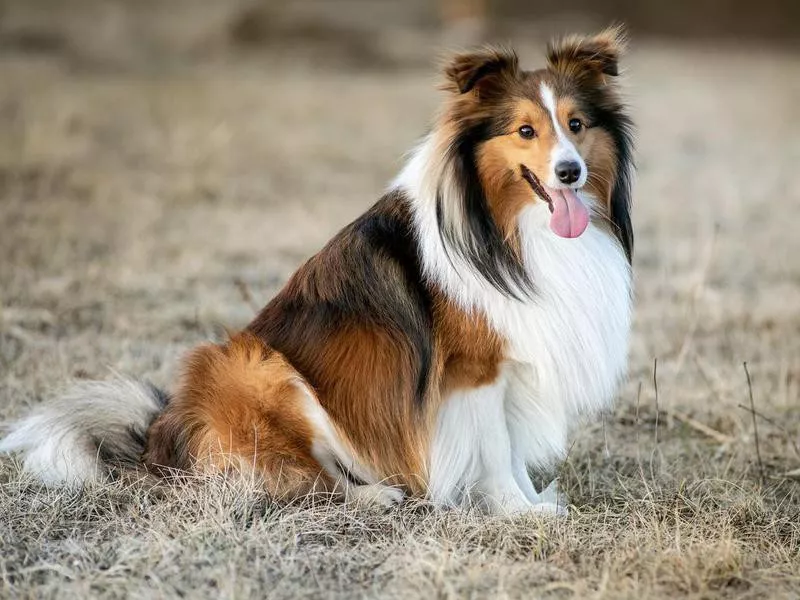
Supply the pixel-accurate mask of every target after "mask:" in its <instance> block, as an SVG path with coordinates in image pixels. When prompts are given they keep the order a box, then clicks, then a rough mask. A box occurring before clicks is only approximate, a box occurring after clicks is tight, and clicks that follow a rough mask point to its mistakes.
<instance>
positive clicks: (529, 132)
mask: <svg viewBox="0 0 800 600" xmlns="http://www.w3.org/2000/svg"><path fill="white" fill-rule="evenodd" d="M518 131H519V135H520V137H521V138H524V139H526V140H530V139H532V138H533V136H535V135H536V132H535V131H534V130H533V127H531V126H530V125H523V126H522V127H520V128H519V130H518Z"/></svg>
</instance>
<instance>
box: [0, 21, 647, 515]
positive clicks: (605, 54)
mask: <svg viewBox="0 0 800 600" xmlns="http://www.w3.org/2000/svg"><path fill="white" fill-rule="evenodd" d="M621 51H622V41H621V34H620V32H619V30H618V29H611V30H607V31H604V32H602V33H600V34H599V35H596V36H593V37H587V38H578V37H572V38H568V39H566V40H562V41H560V42H558V43H555V44H553V45H551V46H550V47H549V49H548V54H547V65H546V67H545V68H543V69H539V70H535V71H525V70H523V69H522V68H521V67H520V66H519V65H518V60H517V57H516V55H515V54H514V53H513V52H511V51H506V50H499V49H484V50H481V51H477V52H474V53H467V54H461V55H458V56H456V57H455V58H454V59H452V61H451V62H450V63H449V64H448V66H447V67H446V68H445V71H444V73H445V78H446V83H445V92H446V97H445V99H444V103H443V106H442V109H441V111H440V114H439V116H438V118H437V120H436V123H435V125H434V127H433V129H432V132H431V133H430V134H429V135H428V136H427V137H426V138H425V139H424V140H423V141H422V143H421V144H420V145H419V147H418V148H417V149H416V150H415V151H414V152H413V154H412V156H411V158H410V160H409V161H408V163H407V164H406V166H405V167H404V168H403V170H402V171H401V173H400V174H399V175H398V177H397V178H396V179H395V180H394V182H393V183H392V184H391V186H390V187H389V190H388V191H387V192H386V194H385V195H384V196H383V197H382V198H381V199H380V200H378V202H377V203H376V204H375V205H374V206H373V207H372V208H371V209H369V210H368V211H367V212H366V213H365V214H364V215H362V216H361V217H360V218H358V219H357V220H356V221H355V222H353V223H351V224H350V225H348V226H347V227H345V228H344V229H343V230H342V231H341V232H340V233H339V234H338V235H336V237H334V238H333V239H332V240H331V241H330V242H329V243H328V245H327V246H325V247H324V248H323V249H322V250H321V251H320V252H319V253H318V254H316V255H315V256H313V257H312V258H311V259H309V260H308V262H306V263H305V264H304V265H303V266H302V267H300V269H299V270H298V271H297V272H296V273H295V274H294V276H293V277H292V278H291V279H290V280H289V282H288V283H287V284H286V287H284V288H283V290H282V291H281V292H280V293H279V294H278V295H277V296H276V297H275V298H273V299H272V301H271V302H269V304H267V306H266V307H265V308H264V309H263V310H262V311H261V313H260V314H259V315H258V316H257V317H256V319H255V320H254V321H253V322H252V323H251V324H250V325H249V326H248V327H247V328H246V329H245V330H244V331H242V332H240V333H238V334H236V335H234V336H232V337H231V338H230V339H229V340H228V341H227V342H226V343H223V344H208V345H203V346H200V347H198V348H196V349H195V350H193V351H192V352H190V353H189V355H188V356H187V357H186V359H185V362H184V365H183V370H182V373H181V376H180V379H179V381H178V383H177V385H176V386H175V389H174V390H173V391H172V392H171V393H169V394H167V393H165V392H161V391H159V390H157V389H155V388H153V387H152V386H150V385H149V384H146V383H141V382H137V381H135V380H128V379H120V380H115V381H109V382H88V383H81V384H78V385H77V387H75V388H73V389H72V390H71V391H69V392H68V393H67V394H66V395H65V396H63V397H62V398H61V399H60V400H59V401H57V402H55V403H52V404H49V405H45V406H43V407H41V408H40V409H38V410H37V411H35V412H34V413H33V414H32V415H30V416H28V417H26V418H24V419H22V420H21V421H19V422H17V423H15V424H13V425H12V426H11V428H10V430H9V432H8V434H7V436H6V437H5V439H4V440H3V441H2V442H1V443H0V450H3V451H6V452H18V453H19V454H20V455H21V457H22V460H23V465H24V467H25V469H26V470H28V471H30V472H32V473H34V474H36V475H37V476H38V477H39V478H40V479H41V480H42V481H44V482H45V483H48V484H67V485H76V484H82V483H84V482H87V481H90V480H95V479H98V478H101V477H104V476H106V475H108V474H109V473H111V472H113V471H115V470H117V469H119V468H136V469H144V470H146V471H148V472H153V473H156V474H163V473H164V472H165V471H167V470H173V469H176V470H180V471H183V470H187V471H192V470H202V471H208V470H225V471H237V472H241V471H246V472H248V474H250V475H253V474H254V473H255V474H256V475H257V476H258V480H259V481H262V482H263V485H264V488H265V490H266V491H267V492H268V493H270V494H273V495H275V496H280V497H286V496H297V495H302V494H308V493H312V492H317V491H325V492H331V493H333V494H336V495H338V496H340V497H343V498H345V499H347V498H365V499H368V500H373V501H376V502H381V503H393V502H398V501H400V500H402V498H403V497H405V496H418V497H427V498H429V499H430V500H431V501H433V502H435V503H437V504H440V505H445V506H456V505H463V504H464V503H466V502H476V503H478V504H480V505H481V506H483V507H485V508H486V509H487V510H489V511H492V512H520V511H523V512H524V511H540V512H551V513H552V512H555V513H558V512H563V508H562V507H560V506H558V505H557V504H556V495H555V494H553V493H551V492H552V490H550V489H548V490H547V491H546V493H542V492H537V490H536V489H535V487H534V485H533V484H532V482H531V479H530V476H529V469H537V468H543V467H547V466H549V465H552V464H553V462H554V461H556V460H558V459H560V458H563V456H564V453H565V450H566V447H567V435H568V432H569V429H570V426H571V425H572V424H573V423H575V421H576V419H577V418H578V417H579V416H581V415H588V414H592V413H594V412H596V411H598V410H600V409H602V408H604V407H606V406H607V405H608V404H609V402H610V401H611V400H612V398H613V396H614V394H615V390H616V388H617V386H618V383H619V381H620V378H621V377H623V375H624V373H625V369H626V361H627V352H628V335H629V329H630V320H631V269H630V258H631V252H632V249H633V234H632V230H631V220H630V178H631V172H632V163H631V147H632V140H631V137H632V133H631V121H630V119H629V118H628V116H627V115H626V112H625V108H624V106H623V105H622V103H621V100H620V97H619V91H618V89H617V83H616V81H615V78H616V76H617V69H618V68H617V63H618V59H619V55H620V53H621Z"/></svg>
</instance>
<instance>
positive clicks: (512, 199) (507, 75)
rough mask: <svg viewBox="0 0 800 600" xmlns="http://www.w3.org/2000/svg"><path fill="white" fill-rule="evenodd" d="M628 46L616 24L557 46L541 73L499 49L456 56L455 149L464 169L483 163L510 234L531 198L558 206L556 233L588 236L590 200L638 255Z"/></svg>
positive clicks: (451, 105)
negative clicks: (632, 212)
mask: <svg viewBox="0 0 800 600" xmlns="http://www.w3.org/2000/svg"><path fill="white" fill-rule="evenodd" d="M623 49H624V41H623V35H622V32H621V30H620V29H619V28H613V29H608V30H606V31H603V32H602V33H600V34H598V35H595V36H591V37H570V38H567V39H564V40H561V41H559V42H557V43H553V44H551V45H550V46H549V47H548V54H547V66H546V68H543V69H539V70H535V71H526V70H523V69H522V68H520V66H519V61H518V58H517V56H516V54H514V52H512V51H510V50H504V49H496V48H486V49H483V50H480V51H476V52H470V53H466V54H460V55H457V56H455V57H454V58H453V59H452V60H451V61H450V62H449V64H448V65H447V66H446V68H445V76H446V83H445V89H446V90H447V91H448V92H449V98H448V101H447V103H446V105H445V111H444V115H443V127H445V128H449V130H450V131H451V134H450V135H451V137H450V149H449V152H450V154H451V156H452V157H453V158H454V160H455V161H456V162H457V163H460V164H461V165H462V167H461V170H462V171H464V170H467V171H468V170H470V168H473V167H474V170H475V173H476V174H477V177H478V178H479V180H480V184H481V186H482V188H483V192H484V194H485V203H486V204H487V206H488V209H489V211H490V212H491V214H492V216H493V218H494V220H495V221H496V222H497V226H498V228H499V229H500V230H501V231H503V232H504V234H505V235H506V237H507V236H508V235H509V233H510V232H511V231H513V229H514V227H515V224H516V217H517V215H518V214H519V212H520V210H521V209H522V208H524V207H525V206H526V205H529V204H530V203H539V204H541V206H542V207H543V209H546V210H549V211H550V213H551V216H550V218H549V225H550V228H551V229H552V231H553V232H554V233H555V234H557V235H559V236H561V237H568V238H569V237H577V236H580V235H581V234H582V233H583V232H584V230H585V229H586V227H587V225H588V222H589V217H590V214H589V210H590V208H591V207H589V206H587V205H586V202H585V200H586V198H587V197H591V198H593V199H594V200H595V201H597V203H598V205H599V206H597V207H595V208H596V210H598V211H599V212H601V214H602V215H603V216H605V217H606V218H608V219H609V220H611V221H612V223H614V224H615V226H616V227H617V229H618V231H617V232H616V233H617V235H618V236H619V237H620V240H621V242H622V244H623V246H624V247H625V249H626V252H628V253H629V254H630V249H631V244H632V238H631V235H630V223H629V218H628V212H627V211H628V189H627V188H628V182H627V177H628V174H627V170H628V165H629V162H630V122H629V120H628V118H627V117H626V116H625V114H624V112H623V111H622V106H621V104H620V101H619V97H618V92H617V89H616V87H617V86H616V82H615V79H616V77H617V75H618V71H619V67H618V61H619V58H620V55H621V54H622V52H623ZM471 165H472V167H471ZM461 174H462V175H463V173H461ZM579 191H582V192H584V193H580V194H579V193H577V192H579Z"/></svg>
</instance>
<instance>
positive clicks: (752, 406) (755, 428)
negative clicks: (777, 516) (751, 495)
mask: <svg viewBox="0 0 800 600" xmlns="http://www.w3.org/2000/svg"><path fill="white" fill-rule="evenodd" d="M742 366H743V367H744V374H745V375H746V376H747V391H748V393H749V395H750V414H751V416H752V417H753V436H754V437H755V441H756V458H757V459H758V472H759V477H760V480H761V483H762V485H763V483H764V463H763V462H762V460H761V446H760V444H759V443H758V419H756V405H755V403H754V402H753V383H752V381H751V380H750V371H748V370H747V361H745V362H743V363H742Z"/></svg>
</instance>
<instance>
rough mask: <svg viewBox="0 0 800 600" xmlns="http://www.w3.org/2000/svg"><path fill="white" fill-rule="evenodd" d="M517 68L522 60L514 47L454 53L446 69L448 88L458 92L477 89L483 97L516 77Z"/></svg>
mask: <svg viewBox="0 0 800 600" xmlns="http://www.w3.org/2000/svg"><path fill="white" fill-rule="evenodd" d="M518 70H519V59H518V58H517V55H516V54H515V53H514V51H513V50H510V49H505V48H492V47H486V48H483V49H481V50H478V51H475V52H469V53H466V54H457V55H456V56H454V57H453V58H452V59H451V60H450V61H449V62H448V63H447V65H446V66H445V68H444V75H445V77H446V79H447V83H446V85H445V87H446V89H449V90H451V91H454V92H457V93H459V94H466V93H467V92H470V91H472V90H477V92H478V95H479V96H484V95H488V94H490V93H491V92H492V90H497V89H499V88H500V87H501V86H502V85H503V82H505V81H508V80H509V79H513V78H515V77H516V75H517V72H518Z"/></svg>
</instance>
